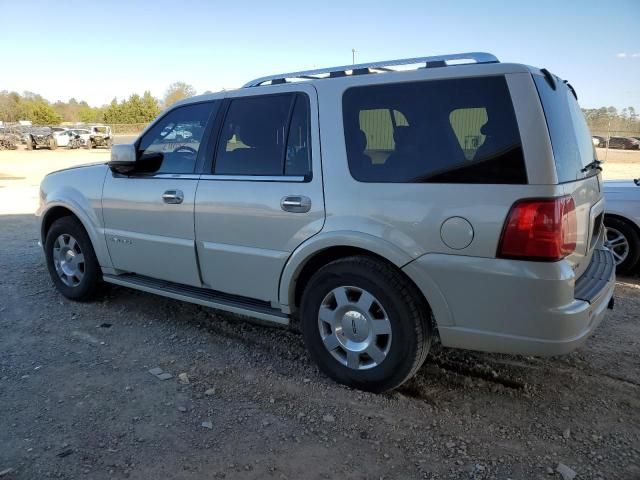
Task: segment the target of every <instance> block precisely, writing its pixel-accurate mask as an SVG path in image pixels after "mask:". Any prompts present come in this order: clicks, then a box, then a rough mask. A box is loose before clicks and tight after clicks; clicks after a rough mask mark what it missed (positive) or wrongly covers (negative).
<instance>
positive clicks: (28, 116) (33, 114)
mask: <svg viewBox="0 0 640 480" xmlns="http://www.w3.org/2000/svg"><path fill="white" fill-rule="evenodd" d="M18 112H19V115H20V120H30V121H31V122H32V123H33V124H34V125H57V124H59V123H60V122H61V121H62V116H61V115H60V114H59V113H58V112H56V111H55V110H54V109H53V107H52V106H51V105H50V104H49V102H47V101H46V100H45V99H43V98H42V97H41V96H40V95H36V96H35V97H30V98H29V99H27V100H24V99H23V100H22V101H21V102H20V108H19V109H18Z"/></svg>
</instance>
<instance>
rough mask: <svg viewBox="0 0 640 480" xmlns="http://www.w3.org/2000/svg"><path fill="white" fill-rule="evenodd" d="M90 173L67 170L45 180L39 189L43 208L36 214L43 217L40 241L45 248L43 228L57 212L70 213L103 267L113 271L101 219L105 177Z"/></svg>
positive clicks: (82, 170) (87, 169)
mask: <svg viewBox="0 0 640 480" xmlns="http://www.w3.org/2000/svg"><path fill="white" fill-rule="evenodd" d="M104 168H105V169H106V167H104ZM91 170H92V169H91V168H86V169H74V170H67V171H63V172H59V173H57V174H52V175H49V176H47V177H45V179H44V180H43V181H42V184H41V185H40V207H39V208H38V210H37V212H36V216H38V217H40V237H41V239H42V243H43V244H44V242H45V234H46V232H44V228H43V227H44V225H45V224H46V223H47V219H48V218H49V215H51V214H52V213H53V212H55V211H56V210H57V209H58V208H64V209H66V210H69V211H70V212H71V213H72V214H73V215H75V216H76V217H77V218H78V220H79V221H80V223H82V226H83V227H84V229H85V230H86V231H87V234H88V235H89V239H90V240H91V244H92V245H93V249H94V251H95V253H96V258H97V259H98V263H99V264H100V266H101V267H103V268H113V265H112V262H111V257H110V256H109V250H108V249H107V243H106V239H105V234H104V222H103V219H102V185H103V183H104V174H103V172H96V171H95V170H94V172H95V175H94V174H93V173H94V172H91V173H89V172H90V171H91ZM80 177H82V178H80Z"/></svg>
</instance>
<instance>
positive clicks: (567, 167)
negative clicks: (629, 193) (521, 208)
mask: <svg viewBox="0 0 640 480" xmlns="http://www.w3.org/2000/svg"><path fill="white" fill-rule="evenodd" d="M554 78H555V89H554V88H553V87H552V86H551V85H550V84H549V82H548V81H547V80H546V79H545V77H543V76H542V75H534V76H533V80H534V82H535V84H536V88H537V89H538V94H539V95H540V101H541V102H542V108H543V110H544V115H545V117H546V119H547V128H548V130H549V137H550V139H551V148H552V149H553V158H554V161H555V164H556V172H557V175H558V182H559V183H565V182H571V181H574V180H579V179H581V178H584V177H585V175H586V174H585V172H583V171H582V169H583V168H584V167H585V165H587V164H589V163H591V162H592V161H593V160H594V159H595V158H596V154H595V149H594V146H593V141H592V139H591V133H590V132H589V127H588V126H587V121H586V120H585V118H584V114H583V113H582V110H581V109H580V106H579V105H578V101H577V100H576V99H575V97H574V96H573V94H572V93H571V91H570V90H569V88H568V87H567V86H566V85H565V84H564V83H563V82H562V80H560V79H559V78H557V77H554ZM592 171H593V172H596V173H597V170H592Z"/></svg>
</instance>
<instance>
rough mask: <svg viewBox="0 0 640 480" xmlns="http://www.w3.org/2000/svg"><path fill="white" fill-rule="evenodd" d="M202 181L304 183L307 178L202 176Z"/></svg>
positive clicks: (282, 176)
mask: <svg viewBox="0 0 640 480" xmlns="http://www.w3.org/2000/svg"><path fill="white" fill-rule="evenodd" d="M200 180H221V181H225V182H287V183H302V182H304V180H305V178H304V177H302V176H300V177H287V176H284V175H279V176H278V175H264V176H261V175H201V176H200Z"/></svg>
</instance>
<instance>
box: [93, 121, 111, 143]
mask: <svg viewBox="0 0 640 480" xmlns="http://www.w3.org/2000/svg"><path fill="white" fill-rule="evenodd" d="M112 143H113V137H112V136H111V127H109V126H107V125H91V126H90V127H89V147H88V148H96V147H106V148H111V144H112Z"/></svg>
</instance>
